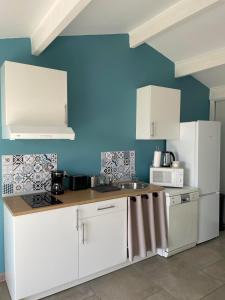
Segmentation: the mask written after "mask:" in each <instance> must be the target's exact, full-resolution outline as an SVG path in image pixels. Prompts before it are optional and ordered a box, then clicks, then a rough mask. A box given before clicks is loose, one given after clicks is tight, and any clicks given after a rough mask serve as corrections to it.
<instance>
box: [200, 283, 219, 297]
mask: <svg viewBox="0 0 225 300" xmlns="http://www.w3.org/2000/svg"><path fill="white" fill-rule="evenodd" d="M224 299H225V285H223V286H222V287H220V288H218V289H217V290H216V291H214V292H212V293H210V294H209V295H208V296H206V297H204V298H202V300H224Z"/></svg>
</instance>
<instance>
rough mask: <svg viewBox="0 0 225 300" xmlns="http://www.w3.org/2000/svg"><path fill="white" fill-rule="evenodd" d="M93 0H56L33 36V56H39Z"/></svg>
mask: <svg viewBox="0 0 225 300" xmlns="http://www.w3.org/2000/svg"><path fill="white" fill-rule="evenodd" d="M91 1H92V0H56V1H55V3H54V4H53V6H52V7H51V8H50V10H49V11H48V12H47V14H46V15H45V16H44V18H43V19H42V20H41V21H40V23H39V25H38V26H37V28H36V29H35V31H34V32H33V33H32V34H31V46H32V54H33V55H39V54H40V53H41V52H43V51H44V50H45V49H46V48H47V47H48V46H49V45H50V43H51V42H52V41H53V40H54V39H55V38H56V37H57V36H58V35H59V34H60V33H61V32H62V31H63V30H64V29H65V28H66V27H67V26H68V25H69V24H70V22H71V21H72V20H73V19H74V18H76V17H77V16H78V15H79V13H81V11H82V10H83V9H84V8H85V7H86V6H87V5H88V4H89V3H90V2H91Z"/></svg>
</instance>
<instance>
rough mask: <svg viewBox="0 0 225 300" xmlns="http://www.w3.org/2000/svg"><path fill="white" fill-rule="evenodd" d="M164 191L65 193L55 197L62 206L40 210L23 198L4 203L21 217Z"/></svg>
mask: <svg viewBox="0 0 225 300" xmlns="http://www.w3.org/2000/svg"><path fill="white" fill-rule="evenodd" d="M162 190H164V188H162V187H160V186H156V185H151V184H149V186H148V187H147V188H144V189H141V190H125V189H124V190H120V191H114V192H106V193H99V192H96V191H94V190H92V189H86V190H80V191H74V192H72V191H65V193H64V194H63V195H58V196H55V197H56V198H57V199H59V200H61V201H62V202H63V203H62V204H57V205H50V206H45V207H40V208H31V207H30V206H29V205H28V204H27V203H26V202H25V201H24V200H23V198H22V197H21V196H13V197H4V198H3V201H4V203H5V204H6V206H7V207H8V208H9V210H10V211H11V213H12V215H13V216H21V215H26V214H31V213H36V212H42V211H47V210H51V209H58V208H63V207H68V206H73V205H82V204H88V203H93V202H98V201H104V200H109V199H115V198H121V197H128V196H136V195H140V194H146V193H153V192H160V191H162Z"/></svg>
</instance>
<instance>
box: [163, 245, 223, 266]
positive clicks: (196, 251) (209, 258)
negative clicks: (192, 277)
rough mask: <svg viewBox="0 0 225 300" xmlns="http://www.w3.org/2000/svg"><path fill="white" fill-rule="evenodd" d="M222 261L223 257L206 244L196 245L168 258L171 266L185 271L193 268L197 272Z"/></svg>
mask: <svg viewBox="0 0 225 300" xmlns="http://www.w3.org/2000/svg"><path fill="white" fill-rule="evenodd" d="M222 259H223V256H222V255H221V254H220V253H219V252H218V251H216V250H215V249H213V248H210V247H209V246H208V243H207V245H205V244H201V245H198V246H196V247H194V248H192V249H189V250H186V251H184V252H182V253H179V254H177V255H174V256H172V257H170V258H169V260H170V264H171V266H172V265H173V264H175V265H177V266H180V267H184V268H187V269H189V268H195V269H198V270H199V269H202V268H204V267H206V266H209V265H211V264H213V263H216V262H217V261H219V260H222Z"/></svg>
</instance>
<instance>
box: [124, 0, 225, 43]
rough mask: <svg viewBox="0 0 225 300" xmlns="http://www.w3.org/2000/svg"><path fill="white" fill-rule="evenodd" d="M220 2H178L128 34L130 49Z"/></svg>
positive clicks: (212, 0)
mask: <svg viewBox="0 0 225 300" xmlns="http://www.w3.org/2000/svg"><path fill="white" fill-rule="evenodd" d="M219 1H220V0H180V1H178V2H177V3H175V4H174V5H172V6H170V7H169V8H167V9H166V10H164V11H162V12H161V13H160V14H158V15H156V16H155V17H153V18H151V19H150V20H148V21H147V22H145V23H143V24H141V25H140V26H138V27H136V28H135V29H133V30H132V31H130V32H129V42H130V47H131V48H136V47H137V46H139V45H141V44H143V43H145V42H146V41H148V40H149V39H151V38H152V37H154V36H155V35H157V34H159V33H160V32H163V31H165V30H166V29H168V28H170V27H172V26H175V25H177V24H179V23H180V22H182V21H184V20H186V19H187V18H190V17H191V16H193V15H195V14H197V13H199V12H201V11H203V10H204V9H206V8H207V7H210V6H211V5H213V4H215V3H217V2H219Z"/></svg>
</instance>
